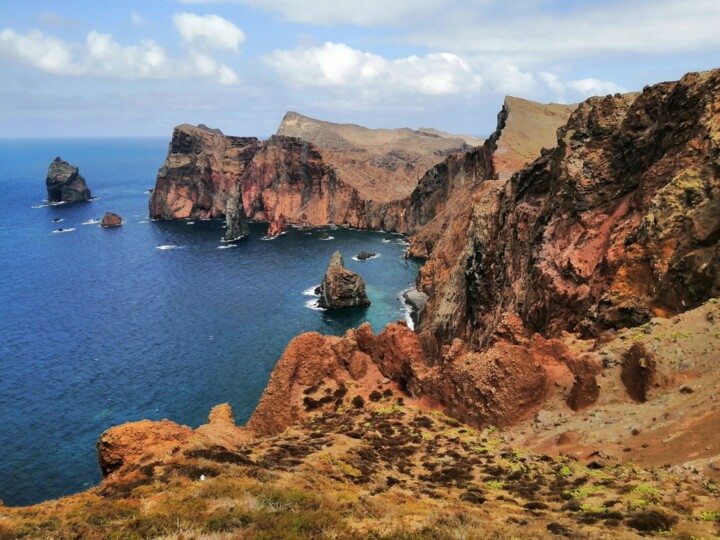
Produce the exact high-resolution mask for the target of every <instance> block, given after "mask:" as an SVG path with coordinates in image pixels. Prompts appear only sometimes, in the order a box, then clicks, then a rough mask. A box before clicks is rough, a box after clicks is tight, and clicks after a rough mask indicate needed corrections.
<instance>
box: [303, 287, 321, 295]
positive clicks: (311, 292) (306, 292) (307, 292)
mask: <svg viewBox="0 0 720 540" xmlns="http://www.w3.org/2000/svg"><path fill="white" fill-rule="evenodd" d="M319 286H320V285H313V286H312V287H310V288H308V289H305V290H304V291H303V296H315V297H319V296H320V295H319V294H316V293H315V289H317V288H318V287H319Z"/></svg>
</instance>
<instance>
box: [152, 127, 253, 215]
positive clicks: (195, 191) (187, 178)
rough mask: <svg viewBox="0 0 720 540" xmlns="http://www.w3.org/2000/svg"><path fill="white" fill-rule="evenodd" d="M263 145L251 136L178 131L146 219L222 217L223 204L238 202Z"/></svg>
mask: <svg viewBox="0 0 720 540" xmlns="http://www.w3.org/2000/svg"><path fill="white" fill-rule="evenodd" d="M262 146H263V143H261V142H260V141H258V139H257V138H255V137H226V136H225V135H223V134H222V132H221V131H219V130H216V129H210V128H208V127H207V126H204V125H199V126H197V127H196V126H191V125H188V124H182V125H179V126H177V127H176V128H175V129H174V130H173V134H172V140H171V141H170V145H169V148H168V155H167V158H166V159H165V163H164V164H163V166H162V168H161V169H160V171H159V172H158V177H157V182H156V184H155V188H154V190H153V193H152V196H151V197H150V202H149V206H150V217H151V218H161V219H186V218H210V217H221V216H224V215H225V214H226V206H227V204H228V201H229V200H230V199H232V198H233V196H234V197H235V199H237V197H238V193H237V186H238V183H239V180H240V178H241V177H242V174H243V172H244V171H245V167H246V166H247V165H248V163H249V162H250V160H251V159H252V158H253V157H254V155H255V153H256V152H257V150H258V148H260V147H262ZM238 217H240V214H238Z"/></svg>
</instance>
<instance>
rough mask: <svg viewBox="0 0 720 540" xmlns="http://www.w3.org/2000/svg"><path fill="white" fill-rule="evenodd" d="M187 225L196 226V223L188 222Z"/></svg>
mask: <svg viewBox="0 0 720 540" xmlns="http://www.w3.org/2000/svg"><path fill="white" fill-rule="evenodd" d="M186 225H195V222H194V221H188V222H187V223H186Z"/></svg>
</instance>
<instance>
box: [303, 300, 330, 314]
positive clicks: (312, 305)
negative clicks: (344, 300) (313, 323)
mask: <svg viewBox="0 0 720 540" xmlns="http://www.w3.org/2000/svg"><path fill="white" fill-rule="evenodd" d="M318 301H319V300H318V299H317V298H316V299H314V300H308V301H307V302H305V307H306V308H308V309H312V310H313V311H327V310H326V309H325V308H321V307H320V306H318Z"/></svg>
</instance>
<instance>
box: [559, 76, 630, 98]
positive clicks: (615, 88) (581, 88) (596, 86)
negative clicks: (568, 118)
mask: <svg viewBox="0 0 720 540" xmlns="http://www.w3.org/2000/svg"><path fill="white" fill-rule="evenodd" d="M567 86H568V87H569V88H571V89H573V90H575V91H576V92H579V93H580V94H582V95H583V96H599V95H604V94H615V93H617V92H621V93H622V92H627V89H626V88H623V87H622V86H620V85H618V84H615V83H614V82H612V81H601V80H598V79H592V78H591V79H580V80H577V81H570V82H568V83H567Z"/></svg>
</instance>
